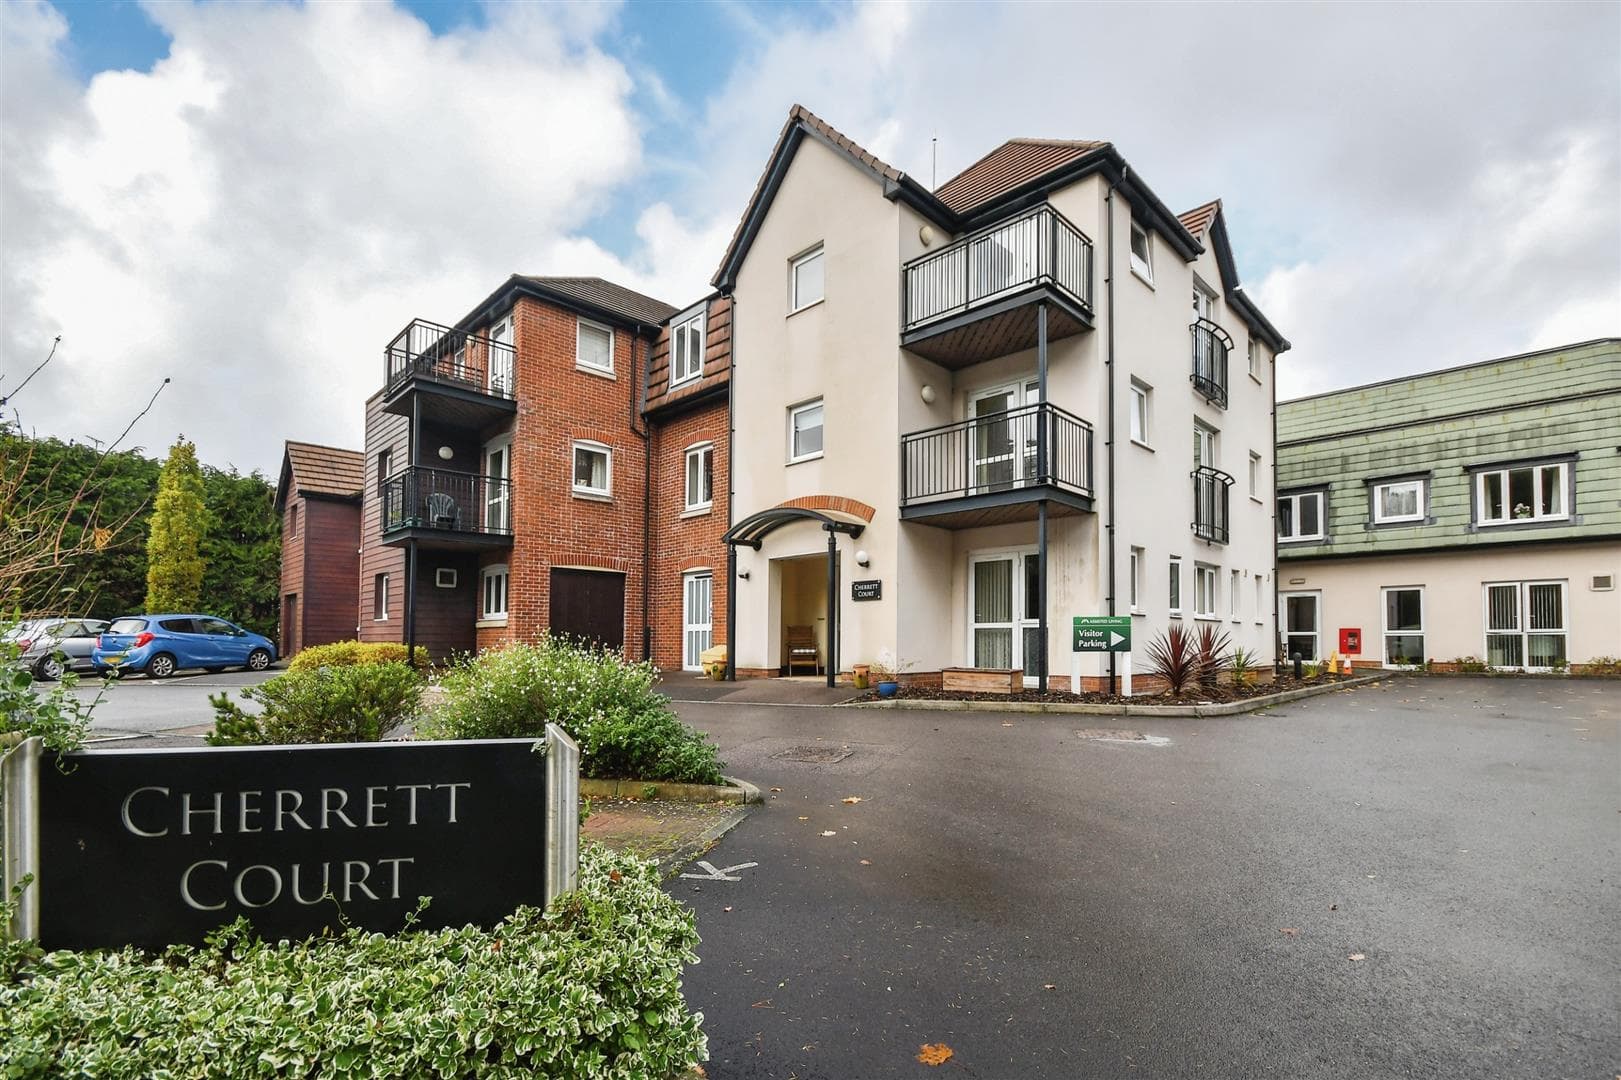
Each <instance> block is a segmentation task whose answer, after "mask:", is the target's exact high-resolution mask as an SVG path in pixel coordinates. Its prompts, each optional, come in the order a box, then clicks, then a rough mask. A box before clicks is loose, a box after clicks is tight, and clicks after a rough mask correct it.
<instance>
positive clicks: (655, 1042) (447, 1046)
mask: <svg viewBox="0 0 1621 1080" xmlns="http://www.w3.org/2000/svg"><path fill="white" fill-rule="evenodd" d="M697 944H698V935H697V932H696V930H695V924H694V919H693V915H692V913H691V912H690V911H688V910H687V909H685V908H684V907H682V906H681V905H680V904H679V903H677V902H676V901H675V900H672V899H671V898H670V897H669V896H667V895H665V893H664V892H663V891H662V890H661V889H660V888H659V885H658V875H657V872H656V870H655V869H654V868H653V866H652V864H651V863H645V862H642V861H641V860H639V859H636V858H634V857H633V856H629V855H618V854H615V853H612V852H609V851H607V850H606V849H603V848H600V847H598V846H596V845H593V844H587V845H584V846H582V848H581V851H580V890H579V891H578V892H577V893H573V894H571V895H569V896H567V897H564V898H562V899H561V900H559V901H558V902H557V903H556V904H555V905H554V906H553V909H552V911H551V912H549V913H546V914H542V913H541V912H539V911H538V910H536V909H534V908H523V909H520V910H519V911H518V912H516V913H515V914H513V915H512V916H510V917H509V918H507V919H506V920H504V921H503V922H501V923H500V924H499V925H497V926H495V927H493V928H491V929H488V930H482V929H478V928H476V927H463V928H461V929H455V930H438V931H411V932H406V933H401V934H395V935H392V936H390V935H384V934H373V933H366V932H363V931H360V930H349V931H346V932H344V933H342V934H340V935H337V936H334V937H326V938H317V939H313V940H310V941H304V942H286V941H282V942H261V941H257V940H255V939H254V938H253V937H252V936H251V934H250V933H249V932H248V931H247V929H246V924H245V923H237V924H234V925H233V926H231V927H228V928H226V929H225V930H223V931H221V932H219V933H218V934H216V935H214V936H213V938H212V939H211V941H210V943H209V944H208V945H207V946H205V947H202V948H196V949H193V948H185V947H175V948H172V949H169V950H168V951H167V952H165V953H163V954H161V955H159V954H155V953H144V952H141V951H138V950H135V949H123V950H119V951H111V950H103V951H97V952H66V951H61V952H51V953H43V954H42V953H40V952H39V951H38V950H37V949H35V948H34V947H33V946H32V944H31V943H27V942H4V943H0V1075H4V1076H8V1077H12V1076H15V1077H48V1076H95V1077H105V1078H109V1080H119V1078H125V1077H128V1078H135V1077H141V1078H146V1077H173V1078H179V1077H222V1078H223V1077H246V1076H297V1077H311V1078H316V1077H319V1078H338V1077H362V1076H366V1077H380V1076H381V1077H395V1076H412V1077H458V1078H462V1077H487V1076H503V1077H511V1076H544V1077H552V1078H560V1080H584V1078H588V1077H589V1078H592V1080H599V1078H632V1077H638V1078H639V1077H649V1078H658V1080H663V1078H665V1077H670V1076H673V1075H675V1074H677V1073H678V1072H680V1071H681V1070H683V1069H685V1068H686V1067H688V1066H689V1065H691V1064H693V1063H695V1062H697V1061H701V1060H703V1059H704V1058H706V1057H707V1056H708V1054H707V1040H706V1039H705V1036H704V1034H703V1031H702V1030H701V1028H700V1024H701V1022H702V1020H703V1017H702V1016H701V1015H698V1014H694V1013H692V1012H690V1011H689V1010H688V1009H687V1005H686V1002H685V1001H684V1000H683V999H682V997H681V972H682V969H683V967H684V966H685V965H687V964H692V963H696V962H697V960H698V956H697V953H696V951H695V949H696V946H697Z"/></svg>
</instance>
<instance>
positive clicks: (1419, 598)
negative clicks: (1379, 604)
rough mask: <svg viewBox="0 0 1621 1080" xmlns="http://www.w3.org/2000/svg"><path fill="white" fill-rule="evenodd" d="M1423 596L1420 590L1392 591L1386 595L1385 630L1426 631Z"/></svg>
mask: <svg viewBox="0 0 1621 1080" xmlns="http://www.w3.org/2000/svg"><path fill="white" fill-rule="evenodd" d="M1423 596H1424V594H1423V593H1422V592H1420V591H1419V590H1418V589H1391V590H1390V591H1389V592H1387V593H1385V629H1386V630H1391V631H1395V630H1422V629H1424V616H1423V608H1424V600H1423Z"/></svg>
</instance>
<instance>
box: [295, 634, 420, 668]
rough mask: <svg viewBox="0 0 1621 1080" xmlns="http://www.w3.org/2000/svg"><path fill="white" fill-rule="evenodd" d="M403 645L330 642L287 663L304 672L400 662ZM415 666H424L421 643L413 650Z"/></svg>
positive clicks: (403, 656) (404, 652)
mask: <svg viewBox="0 0 1621 1080" xmlns="http://www.w3.org/2000/svg"><path fill="white" fill-rule="evenodd" d="M405 657H406V650H405V646H404V645H400V644H397V643H395V642H392V641H334V642H332V643H331V644H330V645H311V646H310V647H309V648H307V649H305V650H304V651H303V652H301V653H299V654H298V655H297V656H295V657H293V659H292V661H291V662H290V663H289V664H288V665H287V670H288V671H306V670H309V669H311V668H323V667H350V666H352V665H355V664H403V663H405V662H406V660H405ZM416 657H417V663H416V666H417V667H419V668H425V667H427V666H428V650H427V649H426V648H424V647H423V646H421V645H418V646H417V650H416Z"/></svg>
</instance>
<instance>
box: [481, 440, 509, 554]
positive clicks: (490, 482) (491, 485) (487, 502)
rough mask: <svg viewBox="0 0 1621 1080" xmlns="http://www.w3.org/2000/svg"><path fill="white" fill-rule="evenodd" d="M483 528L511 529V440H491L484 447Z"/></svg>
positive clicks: (493, 529) (489, 529)
mask: <svg viewBox="0 0 1621 1080" xmlns="http://www.w3.org/2000/svg"><path fill="white" fill-rule="evenodd" d="M484 475H485V477H486V478H487V479H486V480H485V482H484V528H485V531H487V532H501V533H504V532H509V531H511V529H512V519H511V516H510V515H511V513H512V506H511V491H512V489H511V485H509V484H507V483H506V481H507V480H508V479H510V477H511V475H512V440H511V439H510V438H506V439H501V440H499V441H497V442H492V443H490V444H489V445H488V446H486V447H485V448H484Z"/></svg>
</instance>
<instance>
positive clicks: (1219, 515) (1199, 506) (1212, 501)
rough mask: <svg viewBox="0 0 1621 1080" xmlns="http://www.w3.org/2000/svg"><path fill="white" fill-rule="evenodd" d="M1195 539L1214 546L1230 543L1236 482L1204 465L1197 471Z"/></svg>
mask: <svg viewBox="0 0 1621 1080" xmlns="http://www.w3.org/2000/svg"><path fill="white" fill-rule="evenodd" d="M1192 476H1193V535H1194V536H1197V537H1198V538H1199V539H1200V540H1204V541H1206V542H1207V543H1211V544H1225V543H1226V542H1227V498H1228V495H1229V494H1230V492H1231V489H1232V486H1233V478H1232V477H1231V476H1229V475H1227V474H1226V473H1224V472H1222V471H1221V470H1220V469H1212V468H1210V467H1209V466H1207V465H1201V466H1199V467H1198V468H1197V469H1194V470H1193V473H1192Z"/></svg>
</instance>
